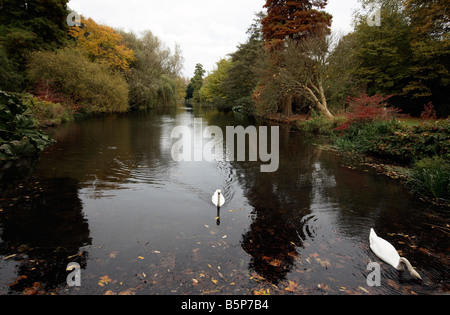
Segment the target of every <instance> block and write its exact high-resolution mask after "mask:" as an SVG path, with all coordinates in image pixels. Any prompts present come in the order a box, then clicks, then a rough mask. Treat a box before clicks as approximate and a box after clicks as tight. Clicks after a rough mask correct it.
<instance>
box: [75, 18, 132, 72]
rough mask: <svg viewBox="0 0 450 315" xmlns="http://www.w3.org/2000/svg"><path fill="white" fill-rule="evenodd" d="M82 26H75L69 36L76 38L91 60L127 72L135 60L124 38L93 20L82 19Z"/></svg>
mask: <svg viewBox="0 0 450 315" xmlns="http://www.w3.org/2000/svg"><path fill="white" fill-rule="evenodd" d="M81 23H82V26H81V27H80V26H73V27H71V28H70V29H69V34H70V36H72V37H73V38H75V39H76V40H77V42H78V44H79V45H80V47H82V48H83V49H84V50H86V51H87V53H88V56H89V58H90V59H91V60H103V61H106V63H107V64H108V65H109V66H110V67H111V68H113V69H115V70H127V69H128V68H129V67H130V63H131V62H132V61H133V60H134V59H135V57H134V53H133V50H131V49H129V48H128V47H127V46H126V45H125V44H124V41H123V38H122V36H121V35H120V34H119V33H118V32H116V31H115V30H114V29H113V28H111V27H109V26H106V25H99V24H97V23H96V22H95V21H94V20H92V19H90V18H89V19H87V20H86V19H85V18H82V19H81Z"/></svg>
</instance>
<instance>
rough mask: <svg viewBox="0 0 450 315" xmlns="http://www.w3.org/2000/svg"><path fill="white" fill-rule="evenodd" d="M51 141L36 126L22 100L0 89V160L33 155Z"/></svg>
mask: <svg viewBox="0 0 450 315" xmlns="http://www.w3.org/2000/svg"><path fill="white" fill-rule="evenodd" d="M51 142H52V140H51V139H50V138H49V137H48V136H46V135H44V134H43V133H42V132H41V131H40V130H39V129H38V128H37V127H36V125H35V123H34V121H33V118H32V116H31V115H30V113H29V111H28V108H27V106H26V105H25V104H23V102H22V100H21V99H20V98H19V97H18V96H13V95H10V94H7V93H5V92H3V91H0V162H1V161H5V160H18V159H21V158H24V157H33V156H35V155H36V154H37V153H38V152H40V151H42V150H44V148H45V147H46V145H48V144H49V143H51Z"/></svg>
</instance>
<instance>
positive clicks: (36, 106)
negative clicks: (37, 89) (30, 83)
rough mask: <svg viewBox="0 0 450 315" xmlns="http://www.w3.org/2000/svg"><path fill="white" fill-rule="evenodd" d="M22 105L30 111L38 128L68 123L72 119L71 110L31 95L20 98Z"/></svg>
mask: <svg viewBox="0 0 450 315" xmlns="http://www.w3.org/2000/svg"><path fill="white" fill-rule="evenodd" d="M22 100H23V102H24V104H25V105H26V106H27V107H28V108H29V109H30V111H31V113H32V115H33V117H34V119H35V122H36V124H37V125H39V126H51V125H57V124H60V123H62V122H65V121H69V120H71V119H72V117H73V110H72V108H70V107H67V106H65V105H62V104H61V103H53V102H47V101H43V100H41V99H39V98H38V97H35V96H33V95H31V94H25V95H23V97H22Z"/></svg>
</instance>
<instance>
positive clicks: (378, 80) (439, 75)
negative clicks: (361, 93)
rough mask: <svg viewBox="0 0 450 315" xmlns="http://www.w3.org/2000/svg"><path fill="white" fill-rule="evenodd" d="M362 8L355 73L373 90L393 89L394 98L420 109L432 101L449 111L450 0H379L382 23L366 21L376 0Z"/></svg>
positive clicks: (365, 2) (414, 110) (445, 112)
mask: <svg viewBox="0 0 450 315" xmlns="http://www.w3.org/2000/svg"><path fill="white" fill-rule="evenodd" d="M361 3H362V5H363V10H362V11H360V12H358V13H357V16H356V19H357V23H356V27H355V37H356V49H355V58H356V59H357V61H358V62H359V64H360V65H359V67H358V68H357V69H356V71H355V74H356V75H357V76H358V78H359V79H360V82H361V83H362V84H364V85H366V87H367V92H368V94H370V95H373V94H377V93H379V94H385V95H387V94H388V95H394V97H393V98H391V100H390V102H391V103H393V104H395V105H396V106H397V107H400V108H402V109H403V110H404V111H405V112H407V113H410V114H415V115H419V114H420V113H421V111H422V110H423V107H424V105H425V104H428V103H429V102H430V101H431V102H433V104H434V105H435V107H436V109H438V112H439V113H440V115H441V116H447V115H448V114H450V111H449V110H448V108H449V106H448V105H449V102H448V92H447V91H448V90H449V87H450V86H449V85H450V71H449V67H450V61H449V60H450V40H449V35H448V29H449V25H450V22H449V20H450V18H449V6H448V0H435V1H425V0H407V1H401V0H376V1H375V5H376V7H378V8H380V10H381V17H382V21H381V22H382V23H381V26H370V25H368V23H367V12H366V11H368V10H369V9H370V7H371V6H373V1H372V0H361Z"/></svg>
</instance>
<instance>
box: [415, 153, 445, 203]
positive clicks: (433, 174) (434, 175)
mask: <svg viewBox="0 0 450 315" xmlns="http://www.w3.org/2000/svg"><path fill="white" fill-rule="evenodd" d="M408 185H409V186H410V187H411V189H412V190H413V191H414V192H416V193H419V194H421V195H425V196H428V197H430V198H434V199H435V200H437V201H439V200H443V201H446V202H448V201H450V164H449V163H448V161H447V160H445V159H443V158H441V157H437V156H436V157H433V158H425V159H423V160H420V161H419V162H417V163H416V164H415V165H414V167H413V170H412V172H411V176H410V180H409V182H408Z"/></svg>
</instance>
